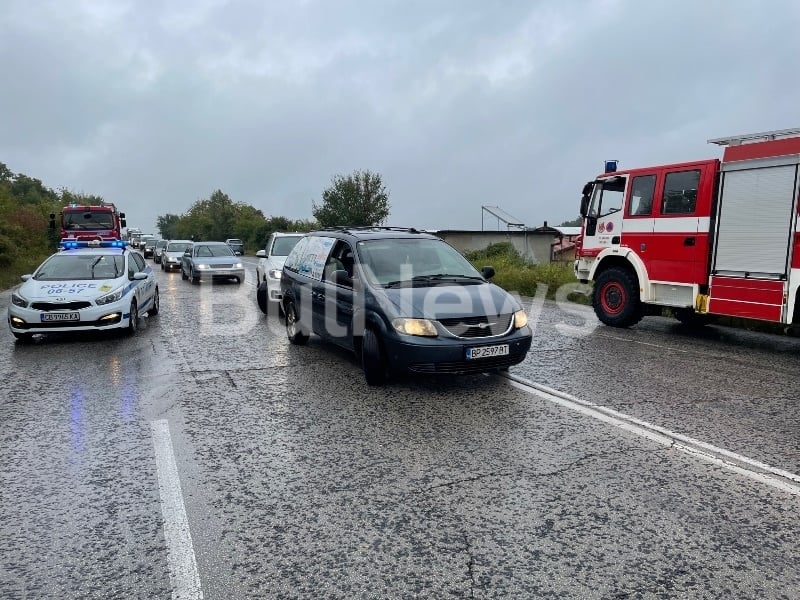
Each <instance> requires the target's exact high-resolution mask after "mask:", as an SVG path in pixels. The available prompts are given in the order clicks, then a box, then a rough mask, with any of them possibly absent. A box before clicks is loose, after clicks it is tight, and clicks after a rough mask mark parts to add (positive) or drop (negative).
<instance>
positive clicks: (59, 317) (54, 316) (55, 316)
mask: <svg viewBox="0 0 800 600" xmlns="http://www.w3.org/2000/svg"><path fill="white" fill-rule="evenodd" d="M80 320H81V315H80V313H76V312H52V313H44V314H43V315H42V321H43V322H46V323H49V322H52V321H80Z"/></svg>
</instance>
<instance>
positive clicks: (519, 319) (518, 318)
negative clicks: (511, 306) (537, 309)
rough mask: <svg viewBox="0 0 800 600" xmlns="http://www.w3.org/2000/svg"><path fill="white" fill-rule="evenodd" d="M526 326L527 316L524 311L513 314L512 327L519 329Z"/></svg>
mask: <svg viewBox="0 0 800 600" xmlns="http://www.w3.org/2000/svg"><path fill="white" fill-rule="evenodd" d="M527 324H528V315H527V314H525V311H524V310H518V311H517V312H515V313H514V327H515V328H517V329H520V328H522V327H525V325H527Z"/></svg>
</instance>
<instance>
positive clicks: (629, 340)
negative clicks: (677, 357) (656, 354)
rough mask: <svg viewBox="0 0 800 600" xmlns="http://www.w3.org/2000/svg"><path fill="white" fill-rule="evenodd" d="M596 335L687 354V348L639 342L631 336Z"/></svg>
mask: <svg viewBox="0 0 800 600" xmlns="http://www.w3.org/2000/svg"><path fill="white" fill-rule="evenodd" d="M597 336H598V337H604V338H608V339H610V340H618V341H621V342H630V343H631V344H640V345H642V346H650V347H652V348H662V349H663V350H672V351H673V352H683V353H684V354H688V353H689V350H687V349H686V348H675V347H674V346H664V345H663V344H653V343H652V342H640V341H639V340H632V339H631V338H626V337H621V336H618V335H609V334H607V333H598V334H597Z"/></svg>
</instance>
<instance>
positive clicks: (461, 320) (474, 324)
mask: <svg viewBox="0 0 800 600" xmlns="http://www.w3.org/2000/svg"><path fill="white" fill-rule="evenodd" d="M513 318H514V315H513V314H506V315H490V316H480V317H456V318H454V319H439V323H441V324H442V325H443V326H444V328H445V329H447V331H449V332H450V333H452V334H453V335H454V336H456V337H460V338H484V337H493V336H497V335H503V334H505V333H508V332H509V331H510V330H511V323H512V320H513Z"/></svg>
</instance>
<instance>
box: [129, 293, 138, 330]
mask: <svg viewBox="0 0 800 600" xmlns="http://www.w3.org/2000/svg"><path fill="white" fill-rule="evenodd" d="M137 331H139V307H138V306H137V305H136V300H134V301H133V302H131V310H130V316H129V318H128V335H134V334H135V333H136V332H137Z"/></svg>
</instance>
